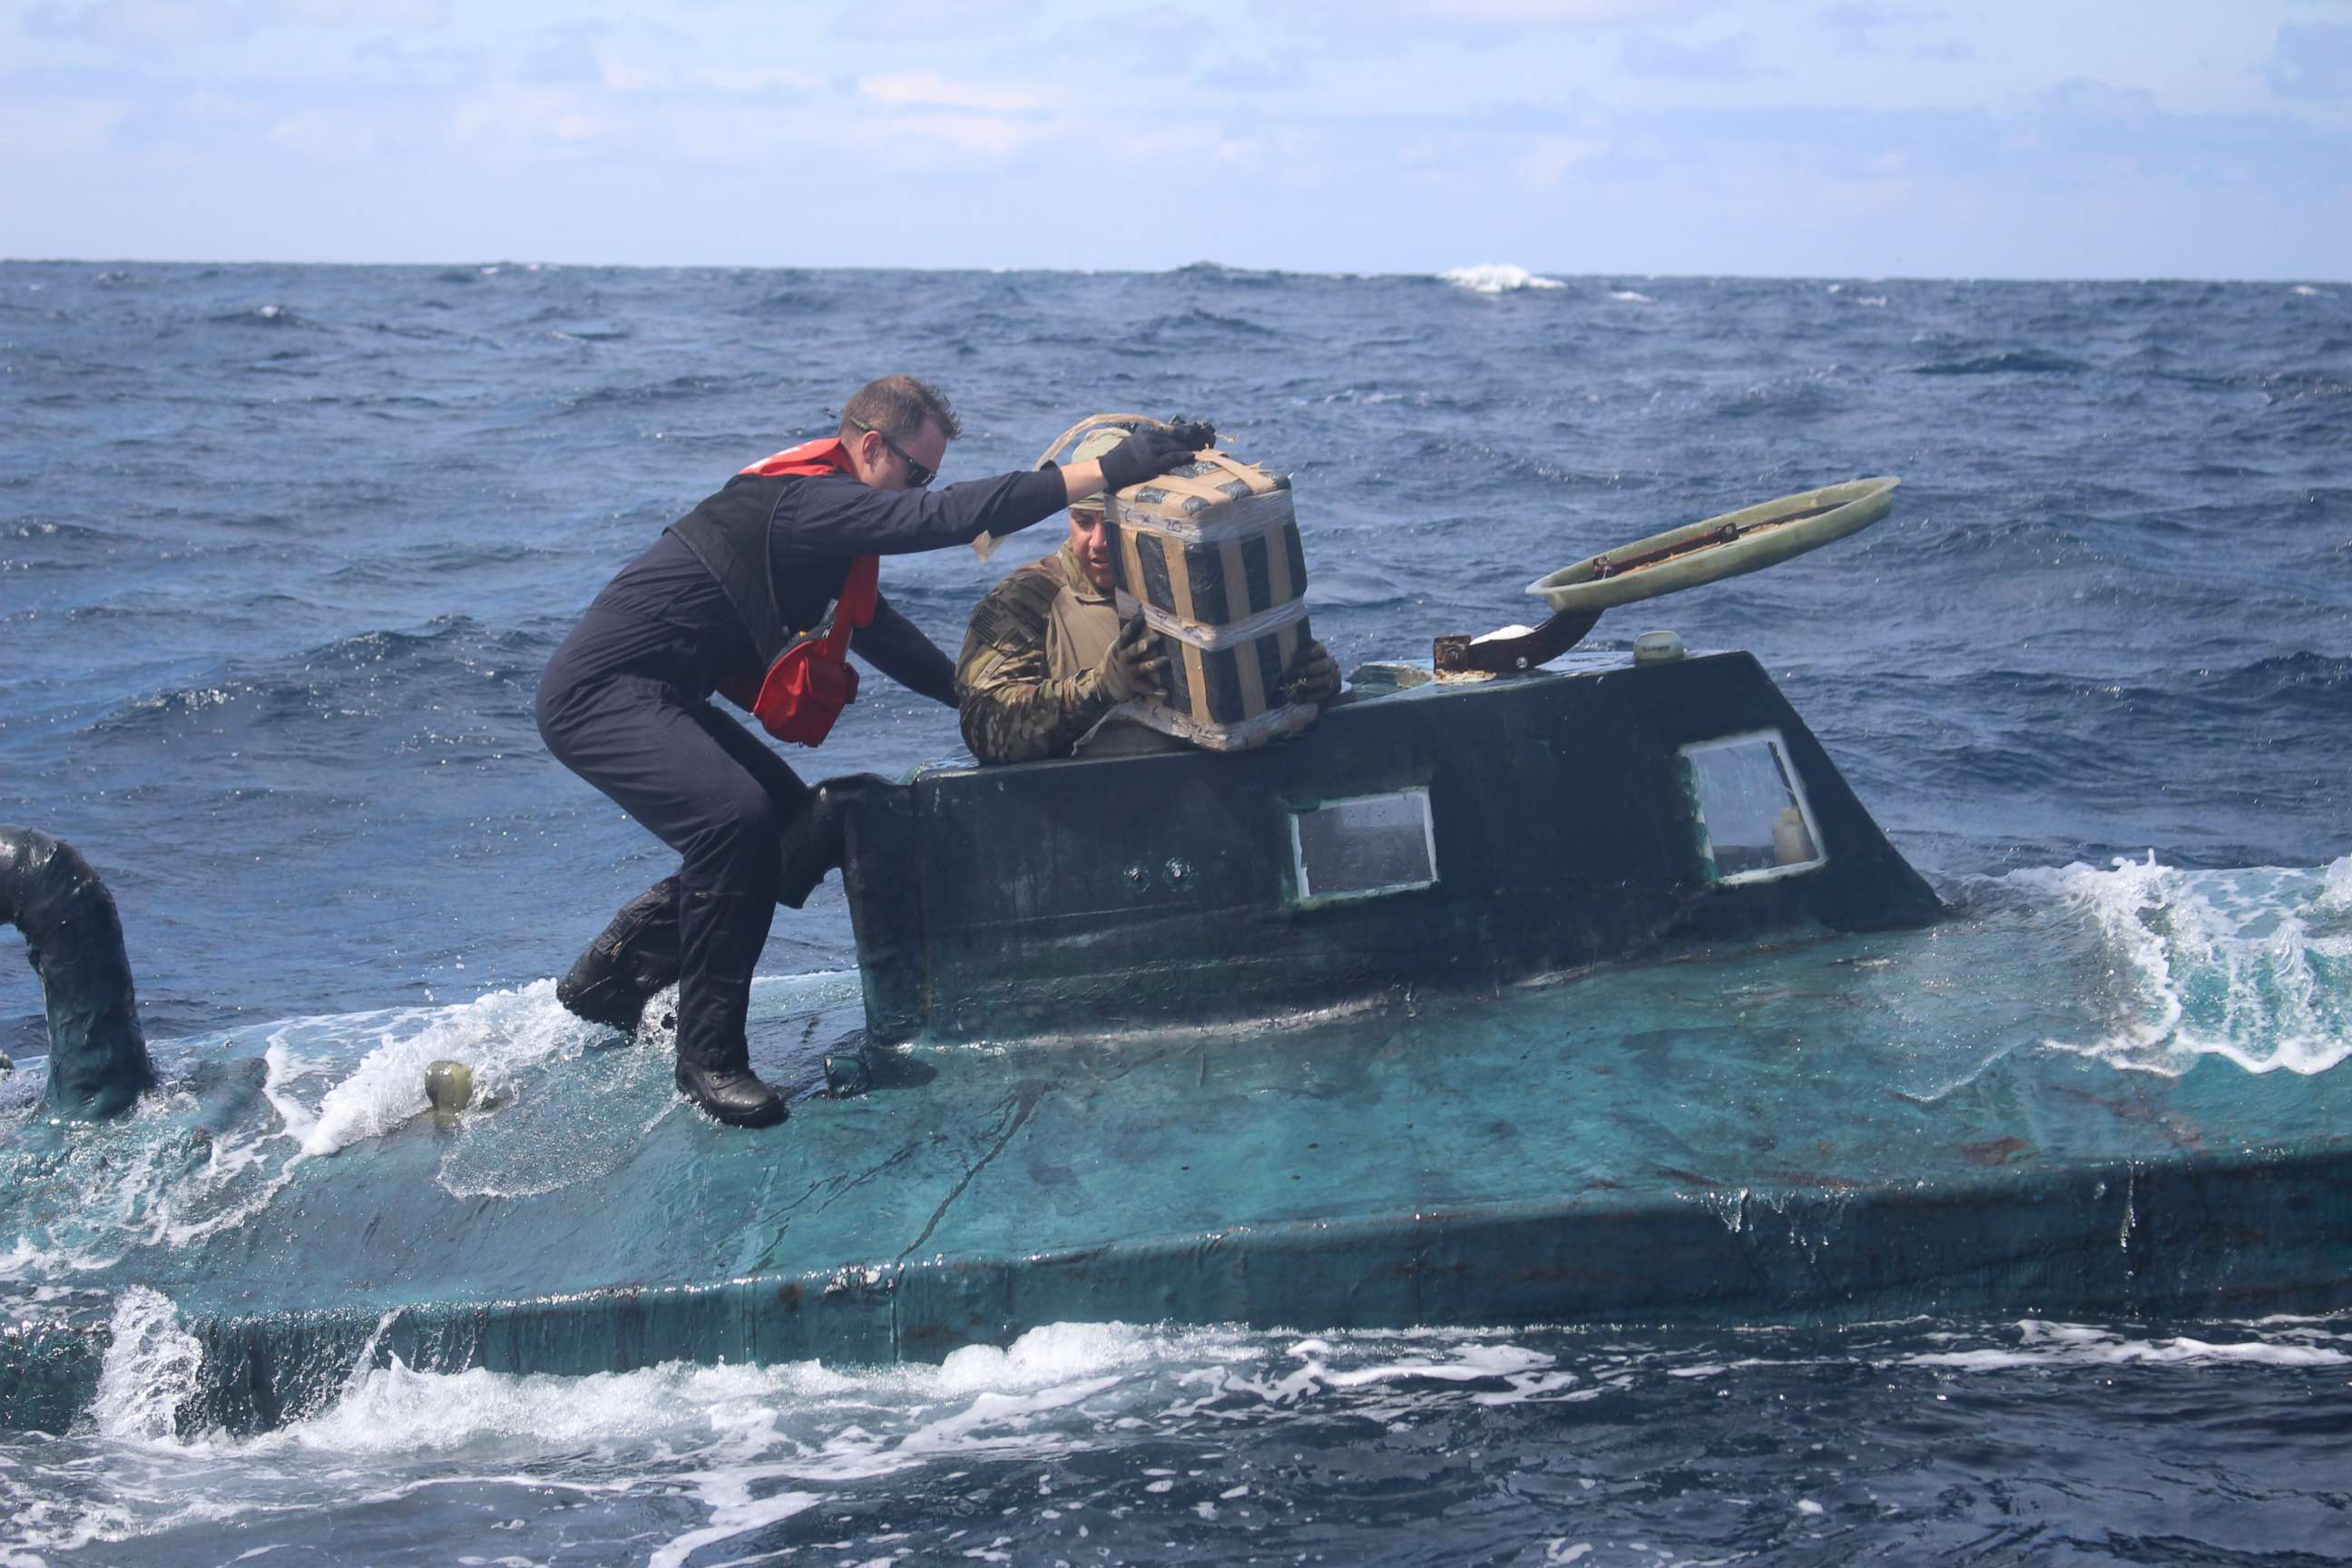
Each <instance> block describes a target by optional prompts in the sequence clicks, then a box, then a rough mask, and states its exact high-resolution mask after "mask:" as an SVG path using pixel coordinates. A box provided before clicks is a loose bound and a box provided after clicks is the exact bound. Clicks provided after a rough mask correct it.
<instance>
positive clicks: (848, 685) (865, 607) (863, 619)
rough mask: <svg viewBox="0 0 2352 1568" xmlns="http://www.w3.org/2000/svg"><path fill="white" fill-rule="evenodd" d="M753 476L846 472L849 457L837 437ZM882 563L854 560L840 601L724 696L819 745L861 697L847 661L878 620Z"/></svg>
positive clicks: (727, 686) (753, 470) (800, 449)
mask: <svg viewBox="0 0 2352 1568" xmlns="http://www.w3.org/2000/svg"><path fill="white" fill-rule="evenodd" d="M742 471H743V472H744V473H747V474H760V475H763V476H774V475H777V474H798V475H803V476H814V475H818V474H848V473H852V472H854V470H853V469H852V468H850V466H849V456H848V454H847V453H845V452H844V451H843V450H842V448H841V442H840V440H839V438H838V437H828V438H826V439H824V440H822V441H808V442H803V444H802V445H800V446H797V447H793V448H792V449H790V450H789V451H783V452H777V453H774V454H773V455H772V456H769V457H765V458H761V459H760V460H759V461H758V462H756V463H753V464H751V465H750V466H748V467H747V468H744V469H743V470H742ZM881 579H882V558H881V557H880V556H878V555H859V556H855V557H853V558H852V559H851V561H850V563H849V575H848V576H847V577H846V578H845V579H843V582H842V584H841V597H840V598H838V599H836V600H835V601H834V605H833V610H832V613H831V614H829V615H827V616H825V617H824V620H822V621H820V622H819V623H818V624H817V625H816V626H814V627H811V628H810V629H809V630H807V631H804V632H799V633H796V634H794V635H793V637H792V638H791V640H790V641H788V642H787V643H786V644H785V645H784V649H783V651H782V653H780V654H778V655H777V656H776V658H775V661H774V662H773V663H772V664H770V665H769V666H768V672H767V674H766V675H764V676H762V677H761V678H760V679H759V680H758V681H757V682H756V683H755V682H754V681H753V680H752V679H751V676H750V675H748V674H745V675H734V676H729V677H727V678H726V679H722V680H720V681H719V694H720V695H721V696H723V697H725V698H726V699H727V700H729V701H730V702H732V703H734V704H735V705H736V706H737V707H739V708H748V709H750V710H751V713H752V716H753V717H755V718H757V719H758V720H759V721H760V727H761V729H764V730H765V731H768V733H769V734H771V735H773V736H774V737H775V738H776V739H777V740H779V741H790V742H793V743H794V744H796V745H802V746H814V745H815V744H817V743H818V742H821V741H823V740H824V738H825V736H827V735H828V734H830V733H832V731H833V721H835V719H838V718H840V717H841V710H843V709H844V708H846V707H847V706H849V704H851V703H852V702H855V701H856V700H857V671H856V669H855V668H852V667H851V665H850V663H849V636H850V633H852V632H854V631H856V629H857V628H858V627H860V626H866V625H867V624H868V623H869V622H871V621H872V620H873V619H874V605H875V601H876V600H877V598H879V597H880V584H881Z"/></svg>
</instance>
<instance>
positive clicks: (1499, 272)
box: [1437, 261, 1568, 294]
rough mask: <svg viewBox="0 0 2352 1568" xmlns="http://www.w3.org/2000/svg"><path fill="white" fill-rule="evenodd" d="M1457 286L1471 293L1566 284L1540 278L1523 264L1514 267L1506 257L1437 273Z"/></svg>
mask: <svg viewBox="0 0 2352 1568" xmlns="http://www.w3.org/2000/svg"><path fill="white" fill-rule="evenodd" d="M1437 276H1438V277H1439V278H1440V279H1442V280H1444V281H1445V282H1447V283H1451V284H1453V285H1454V287H1455V288H1457V289H1469V290H1470V292H1472V293H1473V294H1509V293H1514V292H1517V290H1519V289H1565V288H1567V287H1568V285H1567V284H1565V283H1562V282H1561V281H1560V280H1559V279H1557V278H1540V277H1538V276H1537V275H1536V274H1535V273H1532V272H1530V271H1528V269H1527V268H1524V267H1514V266H1512V265H1511V264H1510V263H1509V262H1507V261H1484V262H1480V263H1479V264H1478V265H1477V266H1475V267H1456V268H1450V269H1449V270H1447V271H1444V272H1441V273H1439V274H1438V275H1437Z"/></svg>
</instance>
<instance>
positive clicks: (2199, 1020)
mask: <svg viewBox="0 0 2352 1568" xmlns="http://www.w3.org/2000/svg"><path fill="white" fill-rule="evenodd" d="M2007 880H2008V881H2009V882H2011V884H2012V885H2015V886H2020V887H2022V888H2025V889H2028V890H2030V891H2034V892H2038V893H2040V894H2042V895H2043V896H2047V897H2052V898H2054V899H2056V900H2058V901H2059V902H2060V903H2061V904H2062V905H2063V906H2064V907H2066V908H2068V909H2071V910H2074V911H2077V912H2078V913H2080V914H2081V915H2082V916H2084V918H2086V919H2087V920H2088V921H2091V922H2092V924H2093V926H2094V928H2095V931H2096V933H2097V936H2098V940H2099V941H2100V942H2101V943H2102V944H2103V945H2104V947H2105V951H2106V952H2107V953H2108V954H2109V956H2110V957H2111V958H2112V960H2113V962H2114V970H2113V973H2114V974H2115V977H2116V987H2117V990H2116V995H2115V996H2114V997H2113V998H2112V999H2111V1001H2112V1005H2113V1007H2114V1016H2113V1017H2112V1018H2111V1020H2110V1022H2109V1023H2108V1025H2107V1026H2106V1027H2105V1031H2104V1032H2103V1033H2100V1034H2097V1035H2095V1036H2093V1037H2089V1038H2085V1039H2074V1040H2060V1039H2052V1040H2050V1041H2048V1042H2047V1043H2048V1044H2049V1045H2051V1046H2053V1047H2057V1048H2059V1049H2063V1050H2069V1051H2075V1052H2079V1053H2081V1054H2083V1055H2084V1056H2089V1057H2094V1058H2099V1059H2101V1060H2105V1061H2108V1062H2112V1063H2113V1064H2115V1065H2116V1066H2117V1067H2122V1068H2133V1069H2136V1070H2141V1071H2147V1072H2159V1073H2166V1074H2171V1075H2178V1074H2179V1073H2183V1072H2186V1071H2188V1070H2189V1068H2192V1067H2194V1066H2195V1065H2196V1064H2197V1062H2198V1061H2199V1060H2200V1058H2205V1057H2220V1058H2223V1059H2225V1060H2228V1061H2231V1062H2234V1063H2236V1064H2237V1065H2238V1066H2239V1067H2241V1068H2244V1069H2245V1070H2246V1071H2248V1072H2255V1073H2266V1072H2274V1071H2278V1070H2281V1069H2284V1070H2286V1071H2288V1072H2295V1073H2305V1074H2310V1073H2320V1072H2326V1070H2328V1069H2329V1068H2333V1067H2335V1066H2336V1064H2337V1063H2339V1062H2341V1061H2343V1060H2344V1059H2345V1058H2347V1057H2352V931H2346V930H2344V929H2343V917H2344V915H2345V912H2346V910H2347V903H2352V857H2347V858H2345V859H2341V860H2337V861H2336V862H2335V863H2333V864H2331V865H2329V866H2327V867H2325V868H2321V869H2319V870H2315V871H2302V870H2292V869H2285V868H2272V867H2263V868H2252V869H2248V870H2232V871H2184V870H2178V869H2175V868H2171V867H2168V866H2165V865H2163V864H2161V863H2160V862H2158V860H2157V858H2156V857H2155V856H2154V855H2153V854H2150V855H2149V856H2148V857H2147V858H2146V859H2144V860H2128V859H2118V860H2116V863H2115V864H2114V866H2113V867H2112V868H2109V869H2106V870H2104V871H2103V870H2099V869H2096V868H2093V867H2089V866H2084V865H2079V864H2077V865H2073V866H2068V867H2064V868H2060V869H2055V870H2029V871H2019V872H2013V873H2011V876H2010V877H2009V878H2008V879H2007Z"/></svg>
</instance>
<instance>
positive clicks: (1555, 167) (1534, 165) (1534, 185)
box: [1512, 136, 1609, 191]
mask: <svg viewBox="0 0 2352 1568" xmlns="http://www.w3.org/2000/svg"><path fill="white" fill-rule="evenodd" d="M1608 150H1609V143H1608V142H1606V141H1601V140H1596V139H1594V138H1591V137H1586V136H1538V138H1536V140H1535V142H1534V144H1533V145H1532V146H1530V147H1529V148H1528V150H1527V152H1526V153H1522V154H1521V155H1520V156H1519V158H1518V160H1517V163H1514V164H1513V165H1512V171H1513V173H1515V174H1517V175H1518V177H1519V183H1520V184H1523V185H1525V186H1527V187H1528V189H1530V190H1537V191H1555V190H1558V189H1559V184H1560V182H1561V181H1562V180H1564V179H1566V178H1567V177H1568V172H1569V171H1570V169H1573V168H1575V167H1576V166H1577V165H1578V164H1579V163H1589V162H1591V160H1592V159H1594V158H1597V157H1599V156H1601V153H1605V152H1607V151H1608Z"/></svg>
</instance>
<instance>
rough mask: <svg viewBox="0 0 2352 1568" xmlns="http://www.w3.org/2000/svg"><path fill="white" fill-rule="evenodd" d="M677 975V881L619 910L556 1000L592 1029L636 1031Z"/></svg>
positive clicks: (671, 880)
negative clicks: (658, 995) (650, 1005)
mask: <svg viewBox="0 0 2352 1568" xmlns="http://www.w3.org/2000/svg"><path fill="white" fill-rule="evenodd" d="M677 972H678V937H677V878H676V877H666V878H664V879H662V880H660V881H658V882H656V883H655V884H654V885H653V886H652V887H650V888H647V889H646V890H645V891H644V892H642V893H639V894H638V895H637V896H636V897H635V898H634V899H631V900H629V901H628V902H627V903H625V904H624V905H623V906H621V912H620V913H619V914H617V915H614V917H613V923H612V924H611V925H608V926H606V927H605V928H604V932H603V934H601V935H600V936H598V937H597V938H596V940H595V941H593V942H590V943H589V944H588V948H587V951H586V952H583V953H582V954H581V955H580V958H579V961H578V962H577V963H573V964H572V973H569V974H566V975H565V976H564V977H563V978H562V980H559V981H557V982H556V984H555V999H556V1000H557V1001H559V1002H561V1003H562V1004H563V1005H564V1006H565V1007H567V1008H569V1009H570V1010H571V1011H572V1013H574V1014H576V1015H577V1016H580V1017H583V1018H585V1019H587V1020H588V1021H589V1022H590V1023H592V1024H608V1025H610V1026H612V1027H614V1028H615V1029H622V1030H628V1031H634V1030H635V1028H636V1026H637V1019H638V1017H639V1016H641V1015H642V1014H643V1013H644V1012H645V1010H646V1003H647V1002H648V1001H650V1000H652V998H653V996H654V994H655V993H656V992H658V991H660V990H661V989H663V988H664V987H665V986H667V985H671V984H675V983H676V982H677Z"/></svg>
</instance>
